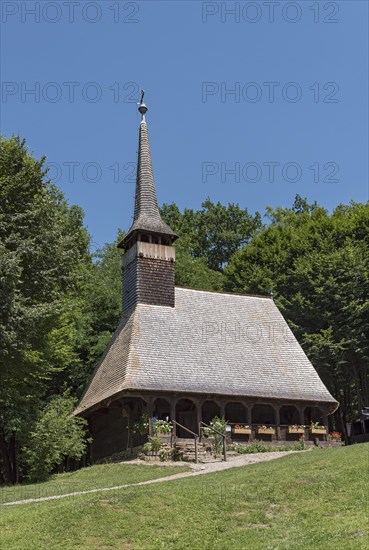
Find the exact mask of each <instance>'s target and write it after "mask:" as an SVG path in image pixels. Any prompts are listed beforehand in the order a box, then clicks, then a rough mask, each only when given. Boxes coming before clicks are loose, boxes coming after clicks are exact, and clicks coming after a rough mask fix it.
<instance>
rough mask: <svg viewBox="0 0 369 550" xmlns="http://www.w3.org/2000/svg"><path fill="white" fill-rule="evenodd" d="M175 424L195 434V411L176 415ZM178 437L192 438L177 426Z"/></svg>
mask: <svg viewBox="0 0 369 550" xmlns="http://www.w3.org/2000/svg"><path fill="white" fill-rule="evenodd" d="M177 422H179V423H180V424H182V426H185V427H186V428H188V429H189V430H191V431H192V432H195V433H197V430H196V411H182V412H178V413H177ZM177 434H178V437H184V438H186V439H190V438H193V435H192V434H190V433H189V432H187V431H186V430H184V429H183V428H181V427H180V426H177Z"/></svg>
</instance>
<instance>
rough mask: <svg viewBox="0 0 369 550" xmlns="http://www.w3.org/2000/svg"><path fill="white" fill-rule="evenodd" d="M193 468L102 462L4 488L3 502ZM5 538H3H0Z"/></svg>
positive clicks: (0, 500)
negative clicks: (39, 480) (40, 481)
mask: <svg viewBox="0 0 369 550" xmlns="http://www.w3.org/2000/svg"><path fill="white" fill-rule="evenodd" d="M187 470H189V467H187V466H159V465H157V466H156V465H153V466H145V465H143V464H142V465H140V464H101V465H97V466H89V467H87V468H82V469H81V470H77V471H76V472H68V473H65V474H57V475H55V476H53V477H52V479H50V480H49V481H46V482H45V483H32V484H31V483H30V484H20V485H13V486H7V487H0V504H2V503H4V502H12V501H15V500H24V499H29V498H42V497H48V496H52V495H63V494H66V493H74V492H75V491H84V490H88V489H97V488H99V487H113V486H116V485H125V484H126V483H137V482H139V481H147V480H148V479H156V478H158V477H164V476H170V475H172V474H177V473H179V472H186V471H187ZM0 541H1V539H0Z"/></svg>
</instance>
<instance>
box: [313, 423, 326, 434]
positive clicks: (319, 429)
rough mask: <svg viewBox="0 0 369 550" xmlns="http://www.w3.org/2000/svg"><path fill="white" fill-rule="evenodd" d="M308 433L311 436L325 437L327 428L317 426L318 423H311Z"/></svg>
mask: <svg viewBox="0 0 369 550" xmlns="http://www.w3.org/2000/svg"><path fill="white" fill-rule="evenodd" d="M310 432H311V433H312V434H320V435H326V433H327V428H326V427H325V426H322V425H321V424H319V422H311V424H310Z"/></svg>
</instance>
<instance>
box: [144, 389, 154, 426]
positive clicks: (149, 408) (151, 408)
mask: <svg viewBox="0 0 369 550" xmlns="http://www.w3.org/2000/svg"><path fill="white" fill-rule="evenodd" d="M146 407H147V416H148V417H149V435H152V434H153V427H152V417H153V414H154V399H153V397H150V398H149V399H148V400H147V405H146Z"/></svg>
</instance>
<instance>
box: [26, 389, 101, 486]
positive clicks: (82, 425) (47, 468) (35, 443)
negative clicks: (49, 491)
mask: <svg viewBox="0 0 369 550" xmlns="http://www.w3.org/2000/svg"><path fill="white" fill-rule="evenodd" d="M76 403H77V399H75V398H72V397H71V396H70V395H69V394H68V393H66V394H64V395H59V396H57V397H55V398H54V399H52V400H51V401H50V402H49V403H48V404H47V405H46V407H45V408H44V410H43V411H42V412H41V414H40V417H39V418H38V420H37V422H36V425H35V427H34V429H33V430H32V431H31V433H30V435H29V440H28V444H27V447H26V449H25V451H24V456H25V460H26V462H27V464H28V472H29V474H28V477H29V478H30V480H31V481H44V480H45V479H47V478H48V477H49V476H50V474H51V473H52V472H53V470H55V468H56V467H58V466H60V465H61V464H62V462H63V461H65V460H69V459H77V460H78V459H80V458H81V457H82V456H83V455H84V453H85V451H86V448H87V444H88V442H89V441H90V440H89V439H88V438H87V435H86V425H87V420H85V419H83V418H80V417H77V416H73V415H72V412H73V410H74V408H75V405H76Z"/></svg>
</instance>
